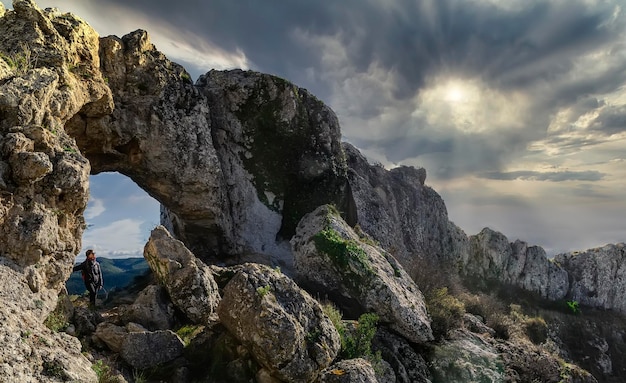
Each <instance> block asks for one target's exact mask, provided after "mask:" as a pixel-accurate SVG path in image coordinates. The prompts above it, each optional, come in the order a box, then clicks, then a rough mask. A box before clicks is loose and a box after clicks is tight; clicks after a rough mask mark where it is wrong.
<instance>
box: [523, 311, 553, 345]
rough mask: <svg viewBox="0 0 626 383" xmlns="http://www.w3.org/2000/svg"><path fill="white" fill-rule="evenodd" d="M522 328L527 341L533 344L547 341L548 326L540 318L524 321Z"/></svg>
mask: <svg viewBox="0 0 626 383" xmlns="http://www.w3.org/2000/svg"><path fill="white" fill-rule="evenodd" d="M524 328H525V330H526V335H527V336H528V339H530V341H531V342H533V343H534V344H541V343H543V342H545V341H546V340H547V339H548V324H547V323H546V321H545V319H543V318H541V317H533V318H528V319H526V320H525V322H524Z"/></svg>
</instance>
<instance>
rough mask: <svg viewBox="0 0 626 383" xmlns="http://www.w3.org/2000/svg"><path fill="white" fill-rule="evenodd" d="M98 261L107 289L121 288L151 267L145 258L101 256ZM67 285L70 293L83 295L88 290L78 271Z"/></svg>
mask: <svg viewBox="0 0 626 383" xmlns="http://www.w3.org/2000/svg"><path fill="white" fill-rule="evenodd" d="M98 262H99V263H100V267H101V268H102V277H103V278H104V288H105V289H106V290H107V291H113V290H119V289H122V288H124V287H126V286H128V285H129V284H130V283H132V282H133V280H134V279H135V278H136V277H139V276H141V275H144V274H145V273H147V272H148V270H149V269H150V267H149V266H148V263H147V262H146V260H145V259H144V258H125V259H109V258H100V257H99V258H98ZM65 286H66V287H67V292H68V293H69V294H70V295H73V294H76V295H81V294H83V293H84V292H85V291H86V290H85V285H84V284H83V280H82V278H81V275H80V272H78V271H77V272H75V273H72V275H71V276H70V279H68V281H67V282H66V283H65Z"/></svg>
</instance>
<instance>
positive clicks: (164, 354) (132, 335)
mask: <svg viewBox="0 0 626 383" xmlns="http://www.w3.org/2000/svg"><path fill="white" fill-rule="evenodd" d="M184 348H185V344H184V343H183V341H182V340H181V339H180V338H179V337H178V335H176V333H174V332H172V331H170V330H163V331H154V332H149V331H143V332H129V333H128V334H127V335H126V336H125V337H124V341H123V342H122V349H121V351H120V356H121V357H122V358H123V359H124V361H126V363H128V364H129V365H131V366H132V367H134V368H137V369H140V370H145V369H147V368H152V367H156V366H158V365H161V364H164V363H167V362H171V361H173V360H174V359H176V358H178V357H180V356H182V354H183V349H184Z"/></svg>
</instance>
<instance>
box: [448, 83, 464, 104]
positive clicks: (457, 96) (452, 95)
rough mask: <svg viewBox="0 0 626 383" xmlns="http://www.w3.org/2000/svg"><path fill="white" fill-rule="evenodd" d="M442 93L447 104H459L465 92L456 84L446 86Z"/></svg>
mask: <svg viewBox="0 0 626 383" xmlns="http://www.w3.org/2000/svg"><path fill="white" fill-rule="evenodd" d="M444 92H445V96H444V99H445V100H446V101H448V102H460V101H463V99H465V92H464V90H463V88H462V87H461V86H460V85H458V84H448V86H447V89H445V91H444Z"/></svg>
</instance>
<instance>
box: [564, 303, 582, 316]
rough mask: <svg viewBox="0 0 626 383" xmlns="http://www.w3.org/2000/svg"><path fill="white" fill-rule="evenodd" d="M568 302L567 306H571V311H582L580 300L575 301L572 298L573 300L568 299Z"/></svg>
mask: <svg viewBox="0 0 626 383" xmlns="http://www.w3.org/2000/svg"><path fill="white" fill-rule="evenodd" d="M566 303H567V307H569V309H570V311H571V312H572V313H573V314H578V313H580V307H579V305H578V301H574V300H572V301H567V302H566Z"/></svg>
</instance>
